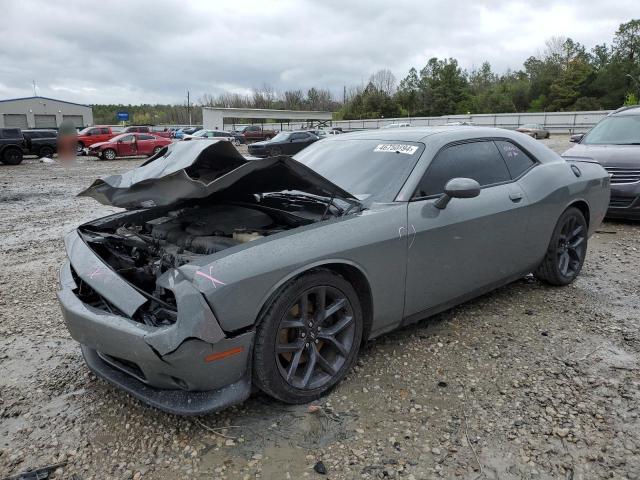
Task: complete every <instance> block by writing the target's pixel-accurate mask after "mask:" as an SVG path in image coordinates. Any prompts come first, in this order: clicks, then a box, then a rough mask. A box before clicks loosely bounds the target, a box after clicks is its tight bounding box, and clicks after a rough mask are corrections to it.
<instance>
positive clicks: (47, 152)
mask: <svg viewBox="0 0 640 480" xmlns="http://www.w3.org/2000/svg"><path fill="white" fill-rule="evenodd" d="M54 153H55V152H54V151H53V148H51V147H49V146H47V145H45V146H44V147H42V148H40V151H39V152H38V156H39V157H40V158H42V157H51V156H52V155H53V154H54Z"/></svg>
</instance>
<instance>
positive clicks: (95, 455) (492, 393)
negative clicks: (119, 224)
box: [0, 136, 640, 480]
mask: <svg viewBox="0 0 640 480" xmlns="http://www.w3.org/2000/svg"><path fill="white" fill-rule="evenodd" d="M545 142H546V143H548V144H549V145H550V146H551V147H552V148H554V149H556V150H557V151H563V150H564V149H565V148H567V147H568V143H567V138H566V137H565V136H562V137H553V138H551V139H550V140H548V141H545ZM141 162H142V159H131V160H116V161H112V162H101V161H97V160H95V159H92V158H86V157H85V158H80V159H78V160H77V162H76V163H75V164H74V165H73V166H71V167H66V168H65V167H63V166H60V165H58V164H44V163H40V162H39V161H38V160H37V159H27V160H26V161H25V162H24V163H23V164H22V165H19V166H15V167H10V166H4V165H0V218H2V222H1V223H0V478H1V477H3V476H5V475H10V474H14V473H17V472H19V471H22V470H24V469H26V468H28V467H38V466H42V465H47V464H52V463H57V462H66V466H64V467H61V468H59V469H58V470H57V471H56V473H55V478H65V479H66V478H74V479H82V480H86V479H100V480H102V479H110V478H114V479H130V478H134V479H139V478H144V479H176V478H197V479H211V478H228V479H249V478H263V479H288V478H291V479H297V478H304V477H309V478H331V479H342V478H345V479H351V478H385V477H386V478H401V479H402V478H404V479H411V480H413V479H421V478H440V477H442V478H468V479H481V478H485V479H528V478H531V479H546V478H553V479H557V478H562V479H593V478H629V479H637V478H640V424H639V420H638V414H639V413H640V410H639V406H640V403H639V398H640V395H639V391H638V385H639V379H638V372H640V333H639V326H640V315H639V310H638V307H639V306H640V299H639V293H640V277H639V275H638V262H639V261H640V252H639V251H638V250H639V249H640V224H632V223H627V224H624V223H605V224H603V225H602V227H601V228H600V230H599V233H597V234H596V235H595V236H594V237H592V238H591V239H590V242H589V252H588V256H587V260H586V263H585V266H584V269H583V271H582V274H581V275H580V277H579V279H578V280H577V281H576V282H575V283H574V284H572V285H571V286H568V287H565V288H551V287H548V286H545V285H543V284H541V283H539V282H538V281H536V280H534V279H533V278H532V277H527V278H524V279H522V280H520V281H518V282H515V283H513V284H511V285H509V286H507V287H504V288H501V289H500V290H498V291H496V292H494V293H492V294H489V295H485V296H483V297H481V298H479V299H477V300H475V301H472V302H469V303H467V304H465V305H462V306H460V307H458V308H455V309H453V310H450V311H448V312H445V313H443V314H441V315H438V316H437V317H434V318H431V319H429V320H426V321H423V322H421V323H419V324H417V325H414V326H411V327H408V328H405V329H402V330H399V331H396V332H394V333H391V334H388V335H385V336H384V337H382V338H379V339H377V340H375V341H373V342H370V343H369V344H368V345H367V346H366V347H365V348H364V351H363V352H362V355H361V359H360V360H359V361H358V364H357V366H356V367H355V369H354V370H353V371H352V372H351V373H350V374H349V375H348V377H347V378H346V379H345V380H344V381H343V382H342V383H341V384H340V385H339V386H338V387H337V388H336V389H335V390H334V391H333V392H332V393H331V394H330V395H328V396H326V397H325V398H323V399H322V400H321V401H320V402H318V405H319V406H320V408H319V409H317V411H316V412H315V413H310V412H309V411H308V406H288V405H283V404H281V403H278V402H276V401H273V400H270V399H269V398H267V397H266V396H264V395H260V394H258V395H255V396H254V397H252V398H251V399H250V400H249V401H247V402H246V403H245V404H243V405H241V406H238V407H235V408H230V409H228V410H226V411H224V412H221V413H218V414H213V415H209V416H206V417H200V418H180V417H175V416H171V415H167V414H165V413H161V412H158V411H156V410H153V409H151V408H148V407H146V406H145V405H143V404H141V403H140V402H138V401H137V400H134V399H132V398H131V397H129V396H128V395H127V394H125V393H123V392H120V391H118V390H116V389H115V388H113V387H111V386H110V385H108V384H106V383H105V382H103V381H101V380H98V379H96V378H95V376H94V375H92V374H91V373H89V371H88V369H87V367H86V366H85V365H84V363H83V360H82V358H81V355H80V350H79V348H78V345H77V344H76V343H75V342H74V341H73V340H71V338H70V337H69V335H68V333H67V331H66V329H65V326H64V324H63V320H62V316H61V314H60V310H59V308H58V304H57V300H56V289H57V269H58V266H59V265H60V264H61V262H62V261H63V258H64V250H63V245H62V241H61V238H62V236H63V234H64V233H65V232H67V231H68V230H70V229H72V228H74V227H75V226H77V225H78V224H79V223H81V222H84V221H88V220H90V219H93V218H96V217H99V216H103V215H106V214H108V213H111V212H113V211H115V210H116V209H114V208H107V207H104V206H101V205H99V204H97V203H96V202H95V201H93V200H91V199H83V198H76V197H75V196H74V195H75V194H76V193H78V192H79V191H80V190H82V189H83V188H84V187H86V186H88V185H89V184H90V182H92V181H93V180H94V179H95V178H97V177H100V176H104V175H107V174H113V173H121V172H124V171H126V170H128V169H130V168H132V167H134V166H137V165H138V164H140V163H141ZM317 462H322V465H323V466H324V467H325V469H326V474H324V475H321V474H318V473H316V471H314V466H316V465H317ZM316 468H317V469H318V470H322V468H321V467H320V465H318V466H317V467H316ZM73 475H76V476H73Z"/></svg>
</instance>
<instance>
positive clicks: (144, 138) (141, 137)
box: [138, 133, 155, 140]
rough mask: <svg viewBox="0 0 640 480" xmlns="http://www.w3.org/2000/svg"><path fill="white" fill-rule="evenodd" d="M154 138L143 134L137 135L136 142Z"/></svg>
mask: <svg viewBox="0 0 640 480" xmlns="http://www.w3.org/2000/svg"><path fill="white" fill-rule="evenodd" d="M154 138H155V137H153V136H151V135H145V134H144V133H142V134H140V135H138V140H153V139H154Z"/></svg>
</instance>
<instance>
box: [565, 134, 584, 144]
mask: <svg viewBox="0 0 640 480" xmlns="http://www.w3.org/2000/svg"><path fill="white" fill-rule="evenodd" d="M582 137H584V133H576V134H575V135H571V138H570V139H569V141H570V142H572V143H580V141H581V140H582Z"/></svg>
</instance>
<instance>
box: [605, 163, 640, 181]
mask: <svg viewBox="0 0 640 480" xmlns="http://www.w3.org/2000/svg"><path fill="white" fill-rule="evenodd" d="M604 168H605V170H606V171H607V173H608V174H609V176H610V177H611V183H612V184H619V183H636V182H640V168H625V167H604Z"/></svg>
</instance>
